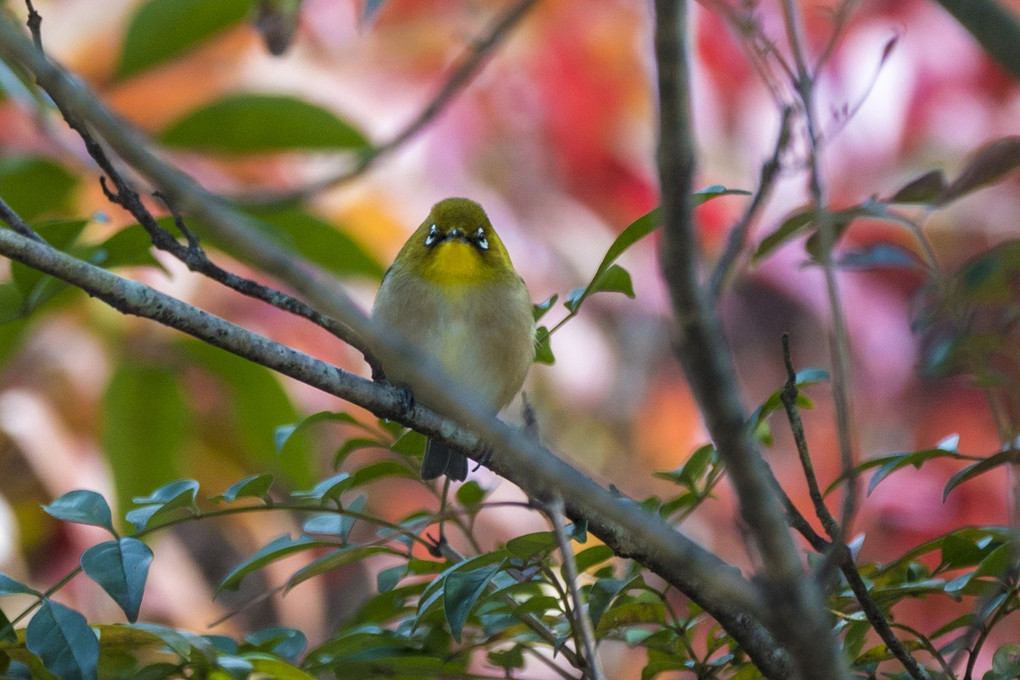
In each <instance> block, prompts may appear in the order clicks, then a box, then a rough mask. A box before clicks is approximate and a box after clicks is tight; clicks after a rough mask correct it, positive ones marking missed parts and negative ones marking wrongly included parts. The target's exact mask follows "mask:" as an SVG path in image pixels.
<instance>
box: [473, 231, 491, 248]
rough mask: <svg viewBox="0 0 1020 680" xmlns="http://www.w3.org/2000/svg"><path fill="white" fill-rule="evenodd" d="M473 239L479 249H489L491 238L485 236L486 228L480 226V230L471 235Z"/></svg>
mask: <svg viewBox="0 0 1020 680" xmlns="http://www.w3.org/2000/svg"><path fill="white" fill-rule="evenodd" d="M471 240H472V241H473V242H474V244H475V246H476V247H477V248H478V250H488V249H489V239H487V238H485V230H484V229H482V228H481V227H478V231H476V232H475V233H474V234H473V235H472V236H471Z"/></svg>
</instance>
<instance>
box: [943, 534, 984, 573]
mask: <svg viewBox="0 0 1020 680" xmlns="http://www.w3.org/2000/svg"><path fill="white" fill-rule="evenodd" d="M984 555H985V551H983V550H981V548H979V547H977V544H976V543H975V542H974V541H972V540H970V539H968V538H965V537H963V536H959V535H957V534H947V535H946V537H945V538H943V539H942V560H941V562H942V564H943V565H945V567H946V568H948V569H958V568H960V567H969V566H972V565H975V564H977V563H978V562H980V561H981V559H982V558H983V557H984Z"/></svg>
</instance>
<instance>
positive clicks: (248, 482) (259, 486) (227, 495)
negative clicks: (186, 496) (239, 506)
mask: <svg viewBox="0 0 1020 680" xmlns="http://www.w3.org/2000/svg"><path fill="white" fill-rule="evenodd" d="M272 485H273V476H272V475H271V474H268V473H267V474H262V475H251V476H250V477H245V478H244V479H242V480H241V481H239V482H234V483H233V484H231V485H230V486H229V487H228V488H227V490H226V491H224V492H223V494H222V495H220V496H216V497H214V498H213V499H212V500H214V501H220V500H223V501H226V502H228V503H230V502H233V501H235V500H237V499H238V498H261V499H262V500H264V501H266V502H269V500H270V498H269V487H271V486H272Z"/></svg>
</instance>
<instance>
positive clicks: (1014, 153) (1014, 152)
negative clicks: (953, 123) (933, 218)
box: [939, 137, 1020, 205]
mask: <svg viewBox="0 0 1020 680" xmlns="http://www.w3.org/2000/svg"><path fill="white" fill-rule="evenodd" d="M1017 167H1020V137H1003V138H1002V139H997V140H995V141H993V142H990V143H989V144H986V145H985V146H983V147H981V148H980V149H978V151H977V152H975V154H974V155H973V157H972V158H971V159H970V162H969V163H968V164H967V167H966V168H964V170H963V172H961V173H960V175H959V176H958V177H957V178H956V179H954V180H953V181H952V182H951V183H950V184H949V186H948V187H946V189H945V191H943V192H942V195H941V196H940V197H939V204H940V205H945V204H946V203H949V202H950V201H955V200H956V199H958V198H960V197H961V196H965V195H966V194H969V193H971V192H972V191H976V190H978V189H980V188H982V187H984V186H987V185H989V184H992V183H993V182H997V181H999V180H1000V179H1002V178H1003V177H1005V176H1006V175H1008V174H1009V173H1011V172H1012V171H1013V170H1015V169H1016V168H1017Z"/></svg>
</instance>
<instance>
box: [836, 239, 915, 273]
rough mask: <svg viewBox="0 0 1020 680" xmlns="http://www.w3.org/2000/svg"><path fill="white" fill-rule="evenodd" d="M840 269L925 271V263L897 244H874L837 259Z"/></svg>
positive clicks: (851, 251) (841, 255)
mask: <svg viewBox="0 0 1020 680" xmlns="http://www.w3.org/2000/svg"><path fill="white" fill-rule="evenodd" d="M833 264H835V265H836V266H837V267H839V268H840V269H852V270H855V271H874V270H876V269H912V270H916V271H923V270H924V263H922V262H921V258H919V257H918V256H917V255H916V254H915V253H914V252H913V251H912V250H910V249H909V248H904V247H903V246H900V245H897V244H895V243H872V244H870V245H868V246H866V247H864V248H861V249H858V250H849V251H846V252H843V253H841V254H840V256H839V257H837V258H835V262H834V263H833Z"/></svg>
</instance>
